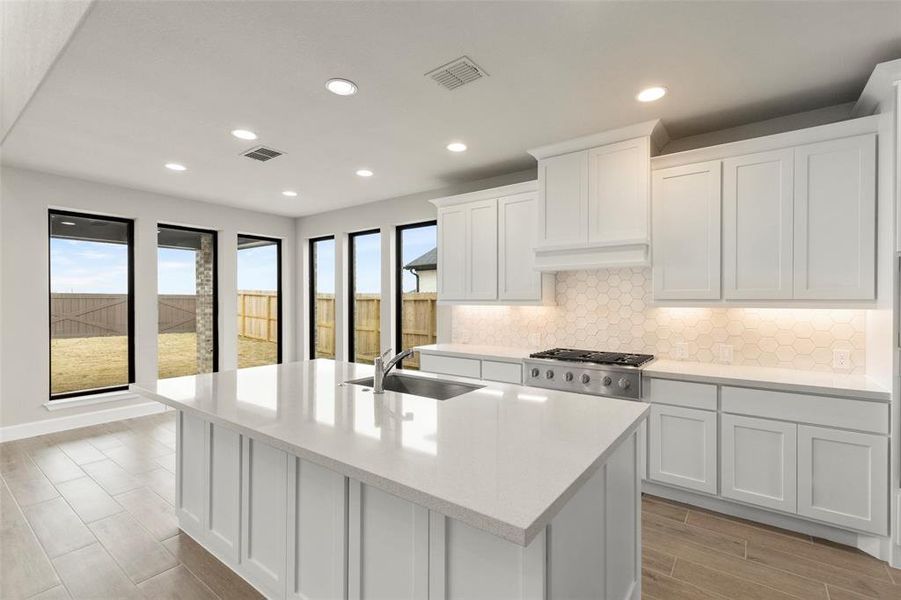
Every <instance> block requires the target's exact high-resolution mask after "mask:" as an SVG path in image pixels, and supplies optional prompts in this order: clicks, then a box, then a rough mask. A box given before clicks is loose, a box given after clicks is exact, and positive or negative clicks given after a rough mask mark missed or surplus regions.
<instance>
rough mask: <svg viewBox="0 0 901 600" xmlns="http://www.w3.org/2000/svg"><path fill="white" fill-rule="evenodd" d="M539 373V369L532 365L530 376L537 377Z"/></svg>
mask: <svg viewBox="0 0 901 600" xmlns="http://www.w3.org/2000/svg"><path fill="white" fill-rule="evenodd" d="M540 374H541V371H539V370H538V369H537V368H536V367H532V377H538V376H539V375H540Z"/></svg>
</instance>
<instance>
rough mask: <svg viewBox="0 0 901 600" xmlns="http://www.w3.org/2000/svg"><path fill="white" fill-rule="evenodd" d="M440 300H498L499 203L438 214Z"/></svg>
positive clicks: (473, 204)
mask: <svg viewBox="0 0 901 600" xmlns="http://www.w3.org/2000/svg"><path fill="white" fill-rule="evenodd" d="M438 277H439V286H438V297H439V298H440V299H441V300H495V299H496V298H497V202H496V201H493V200H482V201H478V202H469V203H466V204H460V205H456V206H450V207H447V208H442V209H440V210H439V211H438Z"/></svg>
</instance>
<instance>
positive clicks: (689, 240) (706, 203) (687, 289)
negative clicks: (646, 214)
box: [653, 161, 720, 300]
mask: <svg viewBox="0 0 901 600" xmlns="http://www.w3.org/2000/svg"><path fill="white" fill-rule="evenodd" d="M653 186H654V207H653V214H654V297H655V298H657V299H664V300H666V299H679V300H710V299H716V298H719V297H720V161H710V162H706V163H698V164H694V165H686V166H682V167H673V168H670V169H661V170H659V171H654V183H653Z"/></svg>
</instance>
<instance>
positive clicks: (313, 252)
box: [310, 236, 335, 358]
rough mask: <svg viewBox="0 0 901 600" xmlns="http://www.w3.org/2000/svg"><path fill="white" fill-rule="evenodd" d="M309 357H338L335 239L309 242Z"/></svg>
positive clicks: (324, 238)
mask: <svg viewBox="0 0 901 600" xmlns="http://www.w3.org/2000/svg"><path fill="white" fill-rule="evenodd" d="M310 358H335V238H334V237H333V236H329V237H321V238H314V239H311V240H310Z"/></svg>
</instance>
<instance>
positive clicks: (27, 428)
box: [0, 401, 169, 442]
mask: <svg viewBox="0 0 901 600" xmlns="http://www.w3.org/2000/svg"><path fill="white" fill-rule="evenodd" d="M166 410H169V408H168V407H166V406H165V405H164V404H160V403H159V402H152V401H151V402H143V403H141V404H131V405H128V406H119V407H116V408H107V409H104V410H96V411H93V412H86V413H81V414H77V415H69V416H66V417H58V418H55V419H43V420H40V421H30V422H28V423H20V424H18V425H8V426H6V427H0V442H10V441H12V440H20V439H22V438H29V437H34V436H36V435H43V434H45V433H56V432H57V431H66V430H68V429H78V428H79V427H87V426H89V425H97V424H98V423H109V422H110V421H120V420H122V419H130V418H132V417H142V416H144V415H152V414H155V413H160V412H164V411H166Z"/></svg>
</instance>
